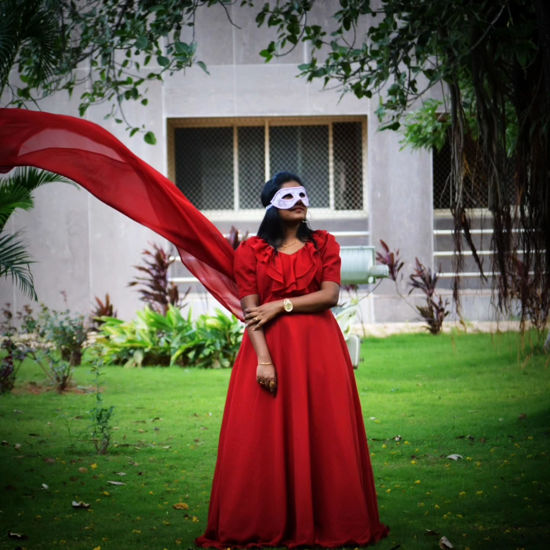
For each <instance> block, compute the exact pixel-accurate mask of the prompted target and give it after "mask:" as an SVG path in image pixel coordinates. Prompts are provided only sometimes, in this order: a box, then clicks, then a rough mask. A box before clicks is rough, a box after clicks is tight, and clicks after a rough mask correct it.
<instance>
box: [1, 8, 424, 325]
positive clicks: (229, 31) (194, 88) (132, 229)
mask: <svg viewBox="0 0 550 550" xmlns="http://www.w3.org/2000/svg"><path fill="white" fill-rule="evenodd" d="M337 6H338V2H337V1H336V0H330V1H327V2H319V3H317V4H316V9H317V11H316V13H315V14H314V16H313V18H314V19H316V20H317V21H318V22H319V23H320V24H325V25H328V24H329V23H330V14H331V13H332V12H333V11H334V9H335V7H337ZM229 9H230V12H231V17H232V19H233V21H234V23H235V24H236V25H238V26H239V27H240V28H237V26H232V25H231V24H230V23H229V22H228V21H227V19H226V15H225V12H224V10H223V9H222V8H221V7H220V6H215V7H214V8H211V9H203V10H201V11H200V12H199V15H198V21H197V26H196V37H197V40H198V43H199V47H198V54H197V57H198V59H201V60H203V61H204V62H205V63H206V64H207V65H208V70H209V72H210V75H207V74H205V73H204V72H203V71H202V70H201V69H200V68H191V69H189V70H187V71H186V72H185V73H179V74H175V75H174V76H173V77H171V78H169V79H167V80H166V82H165V83H164V84H163V85H160V84H159V83H151V84H150V85H149V91H148V99H149V106H148V107H147V108H144V107H141V106H133V105H130V104H128V105H126V106H125V107H124V109H125V114H126V116H127V117H128V119H129V120H132V121H137V122H139V123H144V124H145V125H146V126H147V127H148V128H149V129H151V130H153V131H154V132H155V133H156V135H157V139H158V142H157V145H155V146H150V145H147V144H145V143H144V142H143V140H142V139H141V138H140V137H139V136H138V137H134V138H129V137H128V135H127V133H126V132H125V131H124V128H123V126H122V125H116V124H115V123H113V122H110V121H109V120H104V114H105V108H102V107H95V108H92V109H90V110H89V112H88V114H87V118H89V119H90V120H93V121H95V122H98V123H99V124H101V125H103V126H104V127H106V128H107V129H108V130H109V131H111V132H113V133H114V134H115V135H117V137H119V138H120V139H121V140H122V141H123V142H124V143H125V144H126V145H127V146H128V147H129V148H130V149H131V150H132V151H133V152H135V153H136V154H137V155H138V156H140V157H141V158H143V159H144V160H145V161H146V162H148V163H150V164H152V165H153V166H154V167H155V168H157V169H158V170H160V171H161V172H163V173H167V168H168V167H167V157H168V153H167V123H166V121H167V119H168V118H172V117H178V118H187V117H237V116H289V115H299V116H319V115H362V116H366V117H367V119H368V135H367V148H366V149H367V150H366V155H367V189H368V198H367V203H368V204H367V211H368V216H367V213H365V216H364V217H363V218H361V219H355V220H353V221H351V222H349V225H346V223H345V221H342V220H336V221H335V220H326V219H318V220H315V222H316V223H315V225H316V226H317V227H326V228H327V229H329V230H331V229H333V230H334V229H346V228H347V227H353V228H354V229H364V230H370V233H371V237H370V238H371V243H372V244H375V245H377V244H378V242H379V239H384V240H385V241H386V242H388V244H390V246H392V247H394V248H400V249H401V251H402V254H403V255H404V256H406V257H407V258H408V259H409V260H410V261H411V262H412V261H413V260H414V257H415V256H418V257H419V258H421V259H422V260H423V261H424V262H426V263H427V264H430V263H431V261H432V251H433V245H432V207H431V205H432V198H431V188H432V185H431V161H430V155H429V154H427V153H425V152H409V151H401V150H400V148H401V145H400V143H399V139H400V137H399V135H397V134H395V133H392V132H379V131H378V126H377V120H376V116H375V115H374V112H373V110H374V108H376V106H377V102H378V100H377V98H374V99H373V100H372V102H371V101H369V100H367V99H364V100H360V101H359V100H357V99H356V98H355V97H353V96H351V95H349V94H348V95H345V96H343V97H341V96H340V93H339V92H338V91H337V90H323V89H322V87H321V85H320V83H317V82H316V83H312V84H310V83H307V82H306V81H305V80H303V79H299V78H296V75H297V72H298V71H297V64H299V63H301V62H303V61H304V59H307V58H308V51H307V48H305V47H303V46H300V47H298V48H296V49H295V50H294V51H293V52H292V53H291V54H289V55H288V56H286V57H282V58H280V59H277V60H275V61H274V62H272V63H269V64H266V63H264V62H263V60H262V58H261V57H260V56H259V51H260V50H261V49H262V48H263V47H265V46H266V44H267V43H268V41H269V39H270V34H269V33H268V32H266V31H265V30H264V29H261V30H258V29H257V28H256V26H255V23H254V17H253V14H254V12H255V11H256V10H250V9H249V8H237V7H231V8H229ZM75 96H76V97H78V96H77V94H76V93H75ZM41 107H42V109H44V110H48V111H52V112H57V113H64V114H72V115H76V113H77V108H76V107H77V101H76V100H75V99H72V100H68V99H67V96H66V95H64V94H63V95H59V96H56V97H52V98H49V99H48V100H47V101H45V102H44V103H43V104H42V105H41ZM262 183H263V182H258V192H259V190H260V188H261V185H262ZM230 221H234V220H230V219H229V218H228V219H226V220H223V219H221V220H218V221H217V223H219V225H220V227H222V226H223V227H225V226H227V224H228V223H229V222H230ZM259 221H260V220H259V219H258V220H255V221H254V220H252V221H250V220H248V221H247V222H246V223H247V224H248V226H246V227H242V229H252V230H255V228H256V227H257V224H258V223H259ZM17 228H24V230H25V239H26V241H27V242H28V243H29V250H30V252H31V254H32V256H33V258H34V259H35V260H36V264H35V265H34V266H33V272H34V275H35V281H36V287H37V291H38V294H39V297H40V300H41V301H43V302H45V303H46V304H48V305H50V306H52V307H56V308H60V307H64V300H63V297H62V295H61V294H60V292H61V291H64V292H65V293H66V296H67V304H68V306H69V307H70V308H71V309H72V310H74V311H77V312H81V313H85V314H87V313H88V312H89V311H90V308H91V306H92V303H93V300H94V296H100V297H103V296H104V294H105V293H106V292H109V293H110V295H111V298H112V301H113V302H114V304H115V306H116V308H117V309H118V312H119V315H121V316H122V317H125V318H129V317H131V316H132V315H133V314H134V312H135V310H136V309H139V308H140V307H141V306H142V304H141V303H140V302H139V301H138V299H137V293H136V292H135V291H134V290H132V289H129V288H127V283H128V282H129V280H130V279H131V278H132V277H133V276H134V274H135V271H134V270H133V268H132V266H133V265H134V264H136V263H138V262H139V261H140V251H141V250H142V249H143V248H144V247H145V246H146V245H147V243H148V242H151V241H156V242H162V239H160V238H159V237H156V236H155V235H154V234H152V233H151V232H150V231H149V230H146V229H144V228H143V227H141V226H139V225H138V224H136V223H135V222H133V221H131V220H129V219H127V218H126V217H124V216H123V215H121V214H119V213H118V212H116V211H114V210H112V209H110V208H109V207H107V206H105V205H103V204H101V203H100V202H99V201H97V200H96V199H95V198H94V197H92V196H91V195H89V194H88V193H87V192H86V191H84V190H82V189H75V188H72V187H68V186H67V185H64V184H55V185H48V186H46V187H44V188H43V189H40V190H39V191H38V192H37V193H36V206H35V208H34V209H33V210H32V211H31V212H29V213H21V214H18V215H17V216H14V219H13V220H12V221H11V222H10V229H12V230H15V229H17ZM6 301H10V302H11V303H12V304H14V305H15V307H17V308H19V307H20V306H21V305H22V304H23V303H26V302H28V300H27V299H26V298H24V297H22V296H21V295H20V294H19V293H18V291H17V290H15V289H13V288H12V286H11V285H10V284H8V283H6V282H5V281H4V282H1V283H0V302H1V303H3V302H6ZM205 303H207V302H205V299H204V297H203V296H201V295H198V296H197V297H196V304H195V305H196V307H199V308H203V307H204V304H205ZM365 304H366V305H365V315H366V320H367V321H392V320H407V319H411V318H414V315H412V314H411V312H410V311H409V310H408V309H407V308H406V306H404V305H403V304H402V303H400V302H399V301H398V300H396V299H395V296H394V291H393V287H392V286H391V285H390V284H389V283H384V284H383V285H382V286H381V288H380V289H379V291H378V292H377V294H376V297H375V298H374V299H373V298H370V299H369V300H368V301H367V302H365ZM206 307H209V305H208V304H207V306H206Z"/></svg>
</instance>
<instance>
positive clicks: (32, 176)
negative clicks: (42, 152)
mask: <svg viewBox="0 0 550 550" xmlns="http://www.w3.org/2000/svg"><path fill="white" fill-rule="evenodd" d="M54 182H60V183H70V184H71V185H74V186H75V187H77V186H76V184H75V183H74V182H72V181H71V180H69V179H67V178H65V177H63V176H60V175H59V174H54V173H53V172H48V171H47V170H38V169H37V168H33V167H32V166H25V167H21V168H16V169H15V170H14V171H13V173H12V174H10V175H9V176H8V177H7V178H5V179H4V180H3V183H2V185H10V183H11V184H15V185H19V186H21V187H24V188H25V189H27V190H28V191H29V192H31V191H34V190H35V189H36V188H38V187H40V186H41V185H44V184H46V183H54Z"/></svg>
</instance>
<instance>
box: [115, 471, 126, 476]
mask: <svg viewBox="0 0 550 550" xmlns="http://www.w3.org/2000/svg"><path fill="white" fill-rule="evenodd" d="M116 475H117V476H125V475H126V472H117V473H116Z"/></svg>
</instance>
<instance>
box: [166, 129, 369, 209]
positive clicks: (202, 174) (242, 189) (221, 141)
mask: <svg viewBox="0 0 550 550" xmlns="http://www.w3.org/2000/svg"><path fill="white" fill-rule="evenodd" d="M172 125H173V126H174V133H173V145H172V147H173V151H172V155H173V157H172V158H173V167H174V171H175V173H174V174H173V177H174V179H175V181H176V185H177V186H178V187H179V188H180V189H181V190H182V191H183V193H184V194H185V195H186V196H187V197H188V198H189V200H190V201H191V202H192V203H193V204H195V206H197V207H198V208H199V209H201V210H220V211H235V210H253V209H259V208H262V206H261V203H260V191H261V188H262V186H263V183H264V182H265V181H266V179H268V178H269V177H271V176H272V175H273V174H275V173H276V172H279V171H281V170H286V171H290V172H294V173H296V174H297V175H298V176H300V177H301V178H302V180H303V182H304V184H305V185H306V186H307V188H308V193H309V195H310V207H312V208H320V209H329V210H332V211H349V210H363V209H364V200H363V195H364V193H363V188H364V177H363V173H364V168H363V165H364V155H363V148H364V135H363V134H364V121H363V120H361V119H355V120H342V119H334V120H327V119H326V118H325V119H322V120H316V119H309V120H308V121H307V122H304V121H303V119H301V120H299V121H295V120H292V119H236V120H234V121H233V120H228V119H224V120H221V121H216V120H207V121H191V120H189V121H176V122H172Z"/></svg>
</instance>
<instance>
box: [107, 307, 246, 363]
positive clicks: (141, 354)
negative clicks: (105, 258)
mask: <svg viewBox="0 0 550 550" xmlns="http://www.w3.org/2000/svg"><path fill="white" fill-rule="evenodd" d="M102 320H103V325H102V326H101V329H100V332H99V334H98V337H97V340H96V343H97V344H98V345H99V346H101V347H102V353H103V355H104V359H105V362H106V363H111V364H115V365H124V366H146V365H166V366H168V365H170V366H172V365H179V366H200V367H229V366H231V365H232V364H233V361H234V359H235V356H236V353H237V351H238V348H239V345H240V340H241V336H242V326H241V325H240V323H239V322H238V321H237V319H235V318H229V317H227V316H226V315H224V314H223V313H222V312H221V311H218V312H217V313H216V315H215V316H208V315H201V316H200V317H199V318H198V319H197V321H196V322H193V321H192V320H191V312H189V313H188V314H187V316H183V315H182V313H181V311H180V310H179V309H178V308H176V307H174V306H169V307H168V310H167V312H166V315H162V314H161V313H157V312H156V311H153V310H152V309H150V308H145V309H143V310H141V311H139V312H138V313H137V316H136V319H134V320H132V321H122V320H120V319H114V318H112V317H103V318H102Z"/></svg>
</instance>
